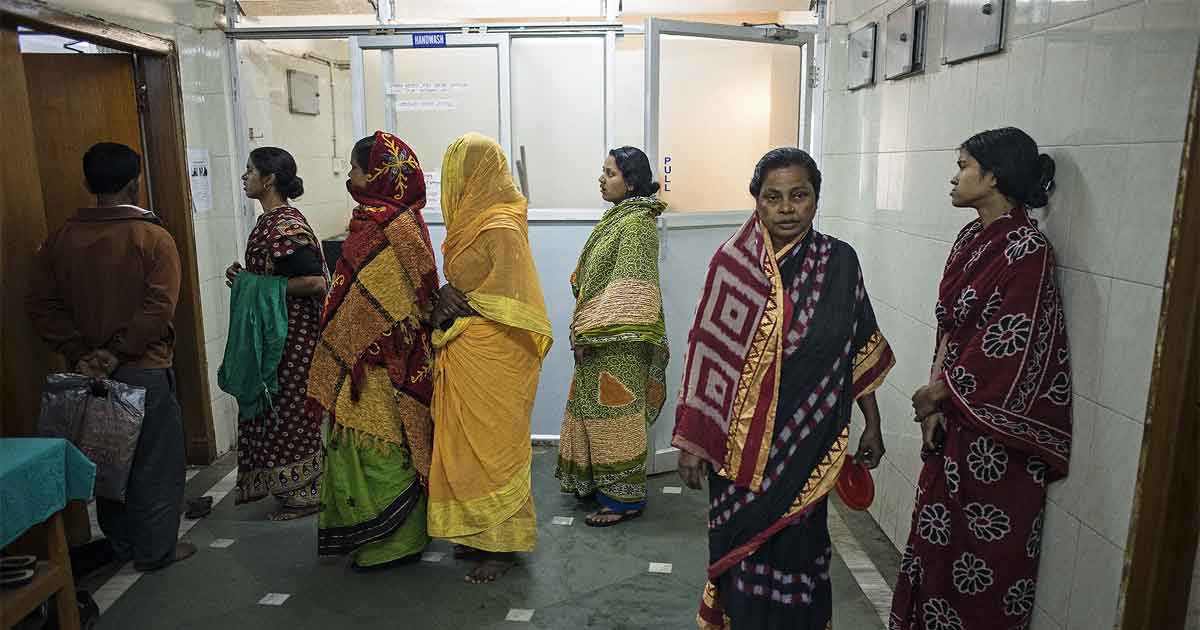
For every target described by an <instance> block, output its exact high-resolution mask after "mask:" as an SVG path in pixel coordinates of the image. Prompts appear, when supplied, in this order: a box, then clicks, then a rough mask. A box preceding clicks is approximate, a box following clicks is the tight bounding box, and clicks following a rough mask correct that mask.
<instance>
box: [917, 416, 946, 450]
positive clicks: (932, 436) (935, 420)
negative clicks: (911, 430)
mask: <svg viewBox="0 0 1200 630" xmlns="http://www.w3.org/2000/svg"><path fill="white" fill-rule="evenodd" d="M938 429H941V431H942V434H943V436H944V435H945V431H946V416H944V415H942V414H941V413H940V412H939V413H934V414H932V415H930V416H929V417H927V418H925V419H924V420H922V421H921V441H922V443H923V444H924V446H925V450H926V451H928V452H930V453H938V452H941V450H942V447H943V446H944V444H942V443H940V442H942V441H943V440H944V437H943V440H939V439H938Z"/></svg>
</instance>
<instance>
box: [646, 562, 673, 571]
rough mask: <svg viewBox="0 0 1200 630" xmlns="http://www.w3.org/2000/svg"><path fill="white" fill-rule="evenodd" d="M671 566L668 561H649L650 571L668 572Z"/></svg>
mask: <svg viewBox="0 0 1200 630" xmlns="http://www.w3.org/2000/svg"><path fill="white" fill-rule="evenodd" d="M671 568H672V567H671V563H670V562H651V563H650V572H651V573H670V572H671Z"/></svg>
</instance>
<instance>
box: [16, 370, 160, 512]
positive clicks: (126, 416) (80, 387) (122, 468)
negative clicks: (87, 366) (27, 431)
mask: <svg viewBox="0 0 1200 630" xmlns="http://www.w3.org/2000/svg"><path fill="white" fill-rule="evenodd" d="M145 417H146V389H145V388H144V387H135V386H133V385H127V384H125V383H121V382H118V381H114V380H112V379H96V378H90V377H87V376H84V375H82V374H62V373H60V374H51V375H50V376H48V377H46V388H45V389H44V390H42V410H41V414H40V415H39V416H38V425H37V428H38V433H39V434H41V435H43V436H46V437H59V438H65V439H67V440H69V441H70V442H71V443H72V444H74V445H75V447H76V448H78V449H79V450H80V451H82V452H83V454H84V455H86V456H87V458H88V459H90V460H92V463H94V464H96V496H97V497H103V498H105V499H112V500H114V501H121V502H124V501H125V488H126V486H128V485H129V473H130V470H131V469H132V468H133V456H134V453H135V452H136V451H137V443H138V437H139V436H140V435H141V433H142V421H143V420H144V419H145Z"/></svg>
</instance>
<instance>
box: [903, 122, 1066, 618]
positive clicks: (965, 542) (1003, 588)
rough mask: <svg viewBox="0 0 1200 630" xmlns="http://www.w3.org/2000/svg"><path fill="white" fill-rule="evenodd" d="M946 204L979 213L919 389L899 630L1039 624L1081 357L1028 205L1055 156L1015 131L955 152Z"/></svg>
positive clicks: (1048, 180)
mask: <svg viewBox="0 0 1200 630" xmlns="http://www.w3.org/2000/svg"><path fill="white" fill-rule="evenodd" d="M950 183H951V184H952V185H953V188H952V189H951V191H950V200H951V202H952V203H953V204H954V206H955V207H958V208H974V209H975V210H976V211H977V212H978V213H979V218H978V219H976V220H974V221H972V222H970V223H968V224H967V226H966V227H964V228H963V229H962V231H961V232H960V233H959V235H958V239H957V240H956V241H955V243H954V246H953V247H952V248H951V250H950V256H949V258H948V260H947V261H946V269H945V272H944V274H943V276H942V281H941V286H940V289H939V295H938V301H937V306H936V308H935V315H936V317H937V321H938V336H937V339H938V346H937V354H936V358H935V360H934V364H933V369H932V373H931V375H930V380H929V384H928V385H926V386H924V387H921V388H920V389H918V390H917V392H916V393H915V394H914V395H913V398H912V400H913V409H914V410H915V412H916V417H915V420H916V421H917V422H920V423H921V430H922V436H923V441H924V448H923V449H922V453H921V457H922V459H923V460H924V462H925V464H924V467H923V468H922V470H921V476H920V478H919V480H918V482H917V486H918V487H917V503H916V509H915V510H913V517H912V518H913V522H912V533H911V534H910V535H909V538H908V545H907V547H906V548H905V551H904V557H903V560H902V563H901V569H900V571H901V575H900V578H899V580H898V583H897V587H896V595H895V599H894V600H893V602H892V613H891V619H890V623H889V626H888V627H889V628H890V629H892V630H918V629H921V630H924V629H938V630H964V629H970V630H989V629H996V630H999V629H1004V630H1010V629H1014V628H1015V629H1023V628H1028V627H1029V622H1030V618H1031V616H1032V613H1033V604H1034V593H1035V591H1036V584H1037V574H1038V571H1037V569H1038V557H1039V555H1040V553H1041V544H1042V520H1043V517H1044V515H1045V504H1046V487H1047V485H1048V484H1050V483H1052V482H1054V481H1057V480H1059V479H1062V478H1063V477H1066V476H1067V464H1068V462H1069V461H1070V455H1071V399H1072V394H1071V359H1070V352H1069V347H1068V344H1067V333H1066V320H1065V318H1064V315H1063V304H1062V299H1061V297H1060V295H1059V291H1058V287H1057V286H1056V285H1055V281H1054V264H1055V263H1054V249H1053V247H1051V245H1050V241H1049V240H1048V239H1047V238H1046V235H1045V234H1043V233H1042V231H1041V230H1039V229H1038V226H1037V222H1036V221H1035V220H1033V219H1032V218H1031V217H1030V216H1029V210H1030V209H1031V208H1040V207H1042V206H1045V205H1046V203H1047V201H1048V196H1049V194H1050V192H1052V191H1053V189H1054V160H1052V159H1051V158H1050V157H1049V156H1047V155H1044V154H1042V155H1039V154H1038V147H1037V143H1035V142H1034V141H1033V139H1032V138H1030V137H1029V136H1028V135H1027V134H1026V133H1025V132H1023V131H1021V130H1020V129H1015V128H1012V127H1008V128H1004V129H995V130H992V131H984V132H982V133H980V134H977V135H975V136H973V137H971V138H970V139H969V140H967V141H966V142H964V143H963V144H962V146H961V147H959V150H958V174H957V175H955V176H954V178H953V179H951V180H950Z"/></svg>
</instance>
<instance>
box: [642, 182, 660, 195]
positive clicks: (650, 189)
mask: <svg viewBox="0 0 1200 630" xmlns="http://www.w3.org/2000/svg"><path fill="white" fill-rule="evenodd" d="M660 189H662V186H660V185H659V184H658V182H650V185H649V186H647V187H646V194H645V195H643V197H649V196H650V195H654V194H657V193H658V191H659V190H660Z"/></svg>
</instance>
